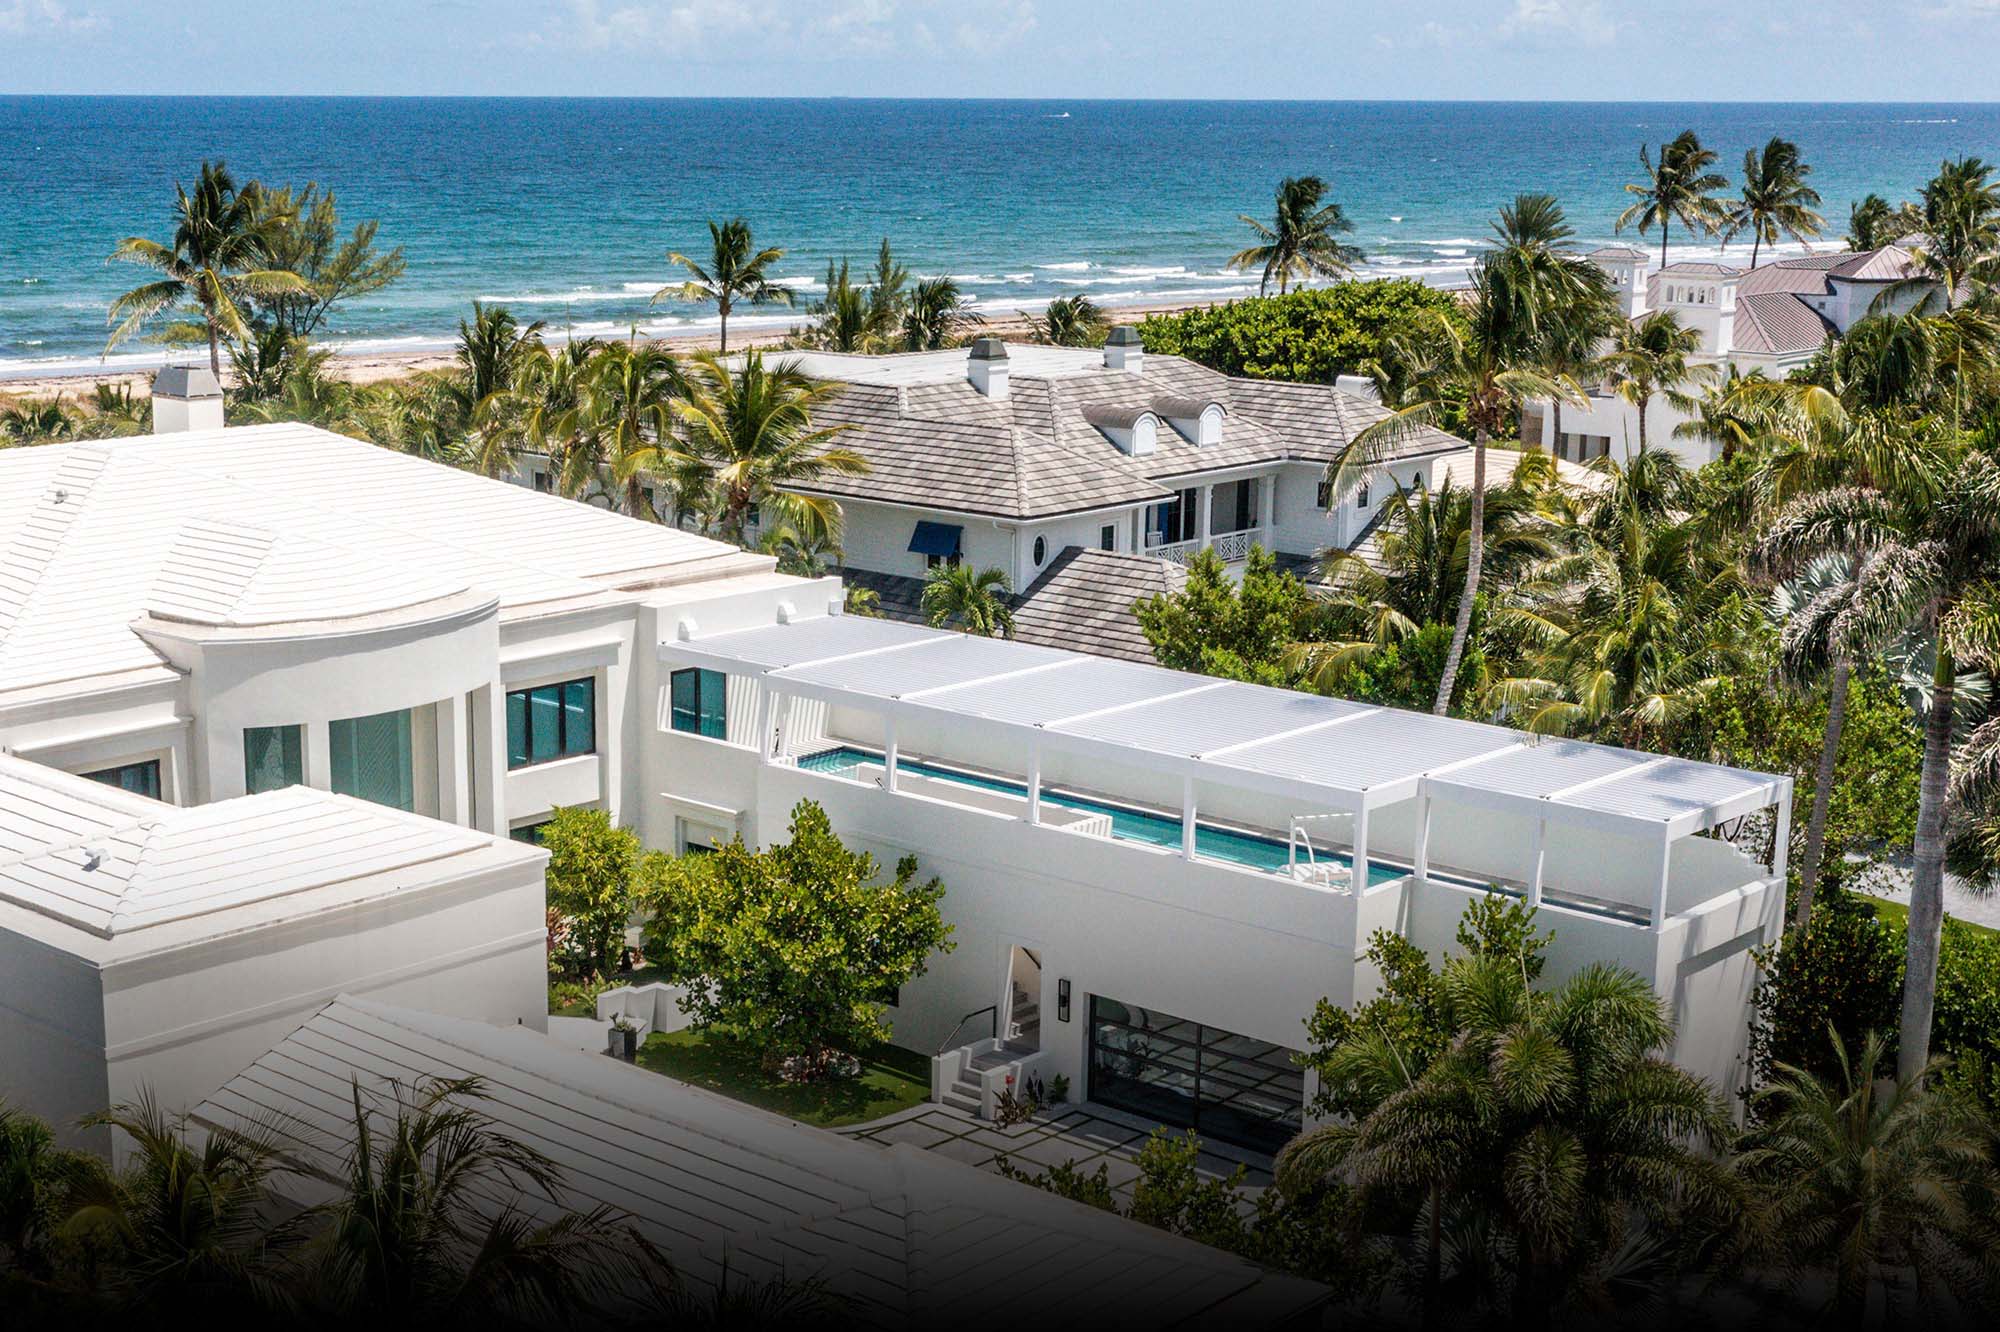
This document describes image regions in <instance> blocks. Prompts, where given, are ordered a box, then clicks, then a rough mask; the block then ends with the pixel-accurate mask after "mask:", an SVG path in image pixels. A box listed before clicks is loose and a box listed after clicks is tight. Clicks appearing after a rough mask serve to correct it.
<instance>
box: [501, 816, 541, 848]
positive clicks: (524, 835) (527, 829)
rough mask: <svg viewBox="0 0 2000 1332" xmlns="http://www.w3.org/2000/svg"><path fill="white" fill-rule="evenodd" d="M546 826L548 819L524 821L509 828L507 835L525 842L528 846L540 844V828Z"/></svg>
mask: <svg viewBox="0 0 2000 1332" xmlns="http://www.w3.org/2000/svg"><path fill="white" fill-rule="evenodd" d="M548 826H549V821H548V820H547V819H543V820H542V821H541V822H540V823H524V824H522V825H521V826H520V827H518V828H509V829H508V830H507V835H508V836H509V837H511V838H513V839H514V840H515V841H517V842H526V843H527V844H528V845H529V846H540V845H541V844H542V829H544V828H546V827H548Z"/></svg>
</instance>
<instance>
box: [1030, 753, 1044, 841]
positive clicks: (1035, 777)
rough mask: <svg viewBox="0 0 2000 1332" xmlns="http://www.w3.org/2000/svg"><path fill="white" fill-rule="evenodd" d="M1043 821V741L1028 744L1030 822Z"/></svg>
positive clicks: (1037, 822)
mask: <svg viewBox="0 0 2000 1332" xmlns="http://www.w3.org/2000/svg"><path fill="white" fill-rule="evenodd" d="M1041 821H1042V742H1041V741H1040V740H1035V741H1031V742H1030V743H1029V745H1028V822H1029V823H1034V824H1039V823H1040V822H1041Z"/></svg>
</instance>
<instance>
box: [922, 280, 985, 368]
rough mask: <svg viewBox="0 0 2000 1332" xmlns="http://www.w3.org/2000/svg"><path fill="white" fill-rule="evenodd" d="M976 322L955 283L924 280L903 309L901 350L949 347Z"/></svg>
mask: <svg viewBox="0 0 2000 1332" xmlns="http://www.w3.org/2000/svg"><path fill="white" fill-rule="evenodd" d="M980 322H981V320H980V318H979V316H978V315H976V314H974V313H973V312H972V306H971V303H970V302H969V301H967V300H966V299H965V295H964V293H963V292H961V291H960V290H959V287H958V283H956V282H954V281H953V280H952V279H951V278H949V277H929V278H924V279H922V280H921V281H919V282H918V283H917V285H916V289H915V290H914V291H912V292H911V293H910V298H909V301H908V302H907V303H906V305H905V306H904V309H903V350H904V351H937V350H939V349H941V348H944V347H949V346H950V345H952V342H953V341H954V340H955V339H957V338H958V337H959V336H960V335H961V334H962V333H963V331H964V330H965V329H967V328H969V327H972V326H974V325H977V324H979V323H980Z"/></svg>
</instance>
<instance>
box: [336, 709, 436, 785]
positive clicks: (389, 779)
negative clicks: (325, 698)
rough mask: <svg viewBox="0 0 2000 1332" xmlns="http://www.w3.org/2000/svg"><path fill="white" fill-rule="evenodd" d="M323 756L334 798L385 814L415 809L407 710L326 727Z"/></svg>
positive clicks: (347, 720) (352, 718)
mask: <svg viewBox="0 0 2000 1332" xmlns="http://www.w3.org/2000/svg"><path fill="white" fill-rule="evenodd" d="M326 750H327V760H328V766H329V767H330V768H331V769H332V777H333V789H334V791H335V792H336V793H338V794H340V795H351V796H357V797H359V798H360V799H362V800H369V801H373V802H374V803H375V804H378V805H387V806H389V807H390V808H391V809H411V810H413V809H415V808H416V807H417V790H416V788H417V783H416V773H415V768H414V763H413V761H412V760H413V755H412V752H411V743H410V714H409V711H408V710H407V709H405V710H404V711H401V712H378V713H376V714H375V715H374V716H372V717H347V718H344V719H342V720H340V721H336V722H329V723H327V728H326Z"/></svg>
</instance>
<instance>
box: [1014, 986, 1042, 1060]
mask: <svg viewBox="0 0 2000 1332" xmlns="http://www.w3.org/2000/svg"><path fill="white" fill-rule="evenodd" d="M1007 1043H1008V1044H1009V1045H1018V1046H1023V1047H1025V1048H1027V1049H1029V1050H1037V1049H1040V1048H1041V1044H1042V1006H1041V1003H1040V1002H1039V1000H1038V999H1037V998H1036V996H1034V995H1031V994H1029V993H1028V992H1027V991H1025V990H1022V989H1019V988H1016V989H1015V991H1014V1002H1013V1004H1012V1006H1011V1007H1010V1008H1009V1009H1008V1017H1007Z"/></svg>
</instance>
